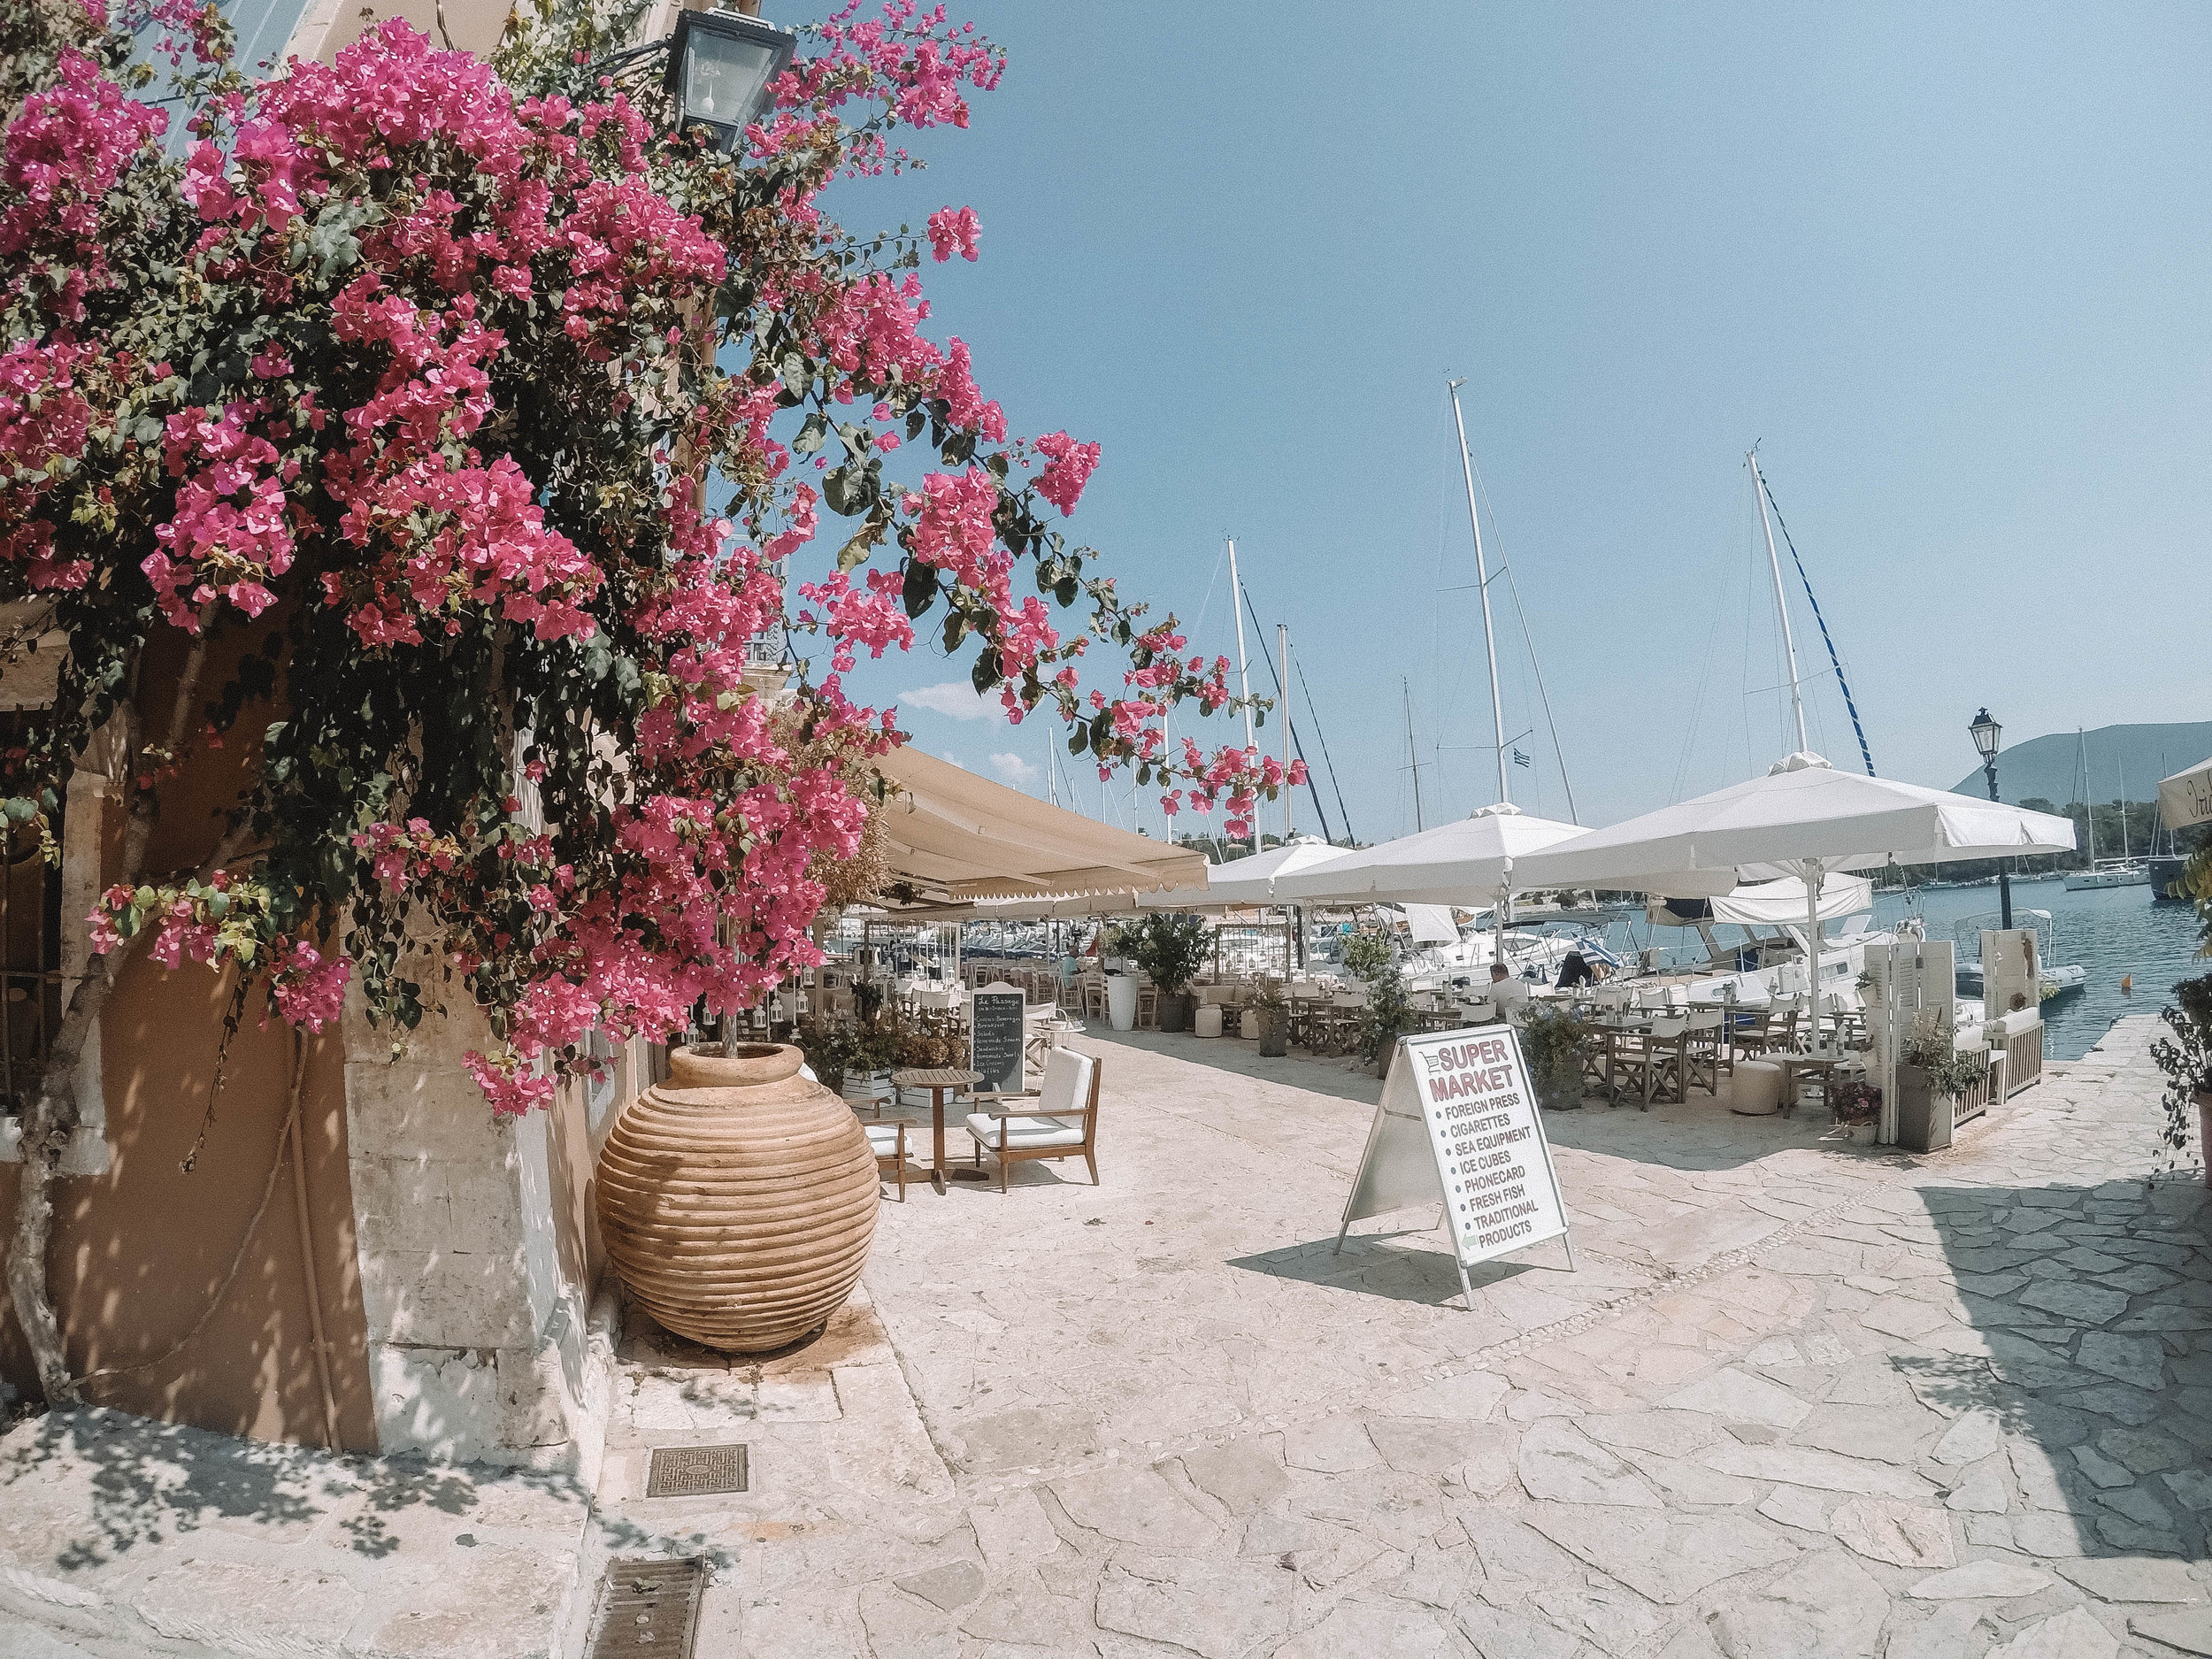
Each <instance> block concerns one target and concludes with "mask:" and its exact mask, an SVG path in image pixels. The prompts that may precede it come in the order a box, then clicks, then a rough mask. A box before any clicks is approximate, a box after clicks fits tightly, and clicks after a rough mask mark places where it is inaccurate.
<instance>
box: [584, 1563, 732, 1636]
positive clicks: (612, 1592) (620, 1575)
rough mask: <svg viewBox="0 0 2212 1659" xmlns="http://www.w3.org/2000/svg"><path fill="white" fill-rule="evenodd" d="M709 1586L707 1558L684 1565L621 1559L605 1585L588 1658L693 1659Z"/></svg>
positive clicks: (612, 1567)
mask: <svg viewBox="0 0 2212 1659" xmlns="http://www.w3.org/2000/svg"><path fill="white" fill-rule="evenodd" d="M706 1586H707V1563H706V1560H705V1558H704V1557H703V1556H698V1555H694V1556H690V1557H688V1558H687V1559H685V1560H682V1561H618V1562H614V1563H611V1564H610V1565H609V1566H608V1568H607V1576H606V1577H605V1578H603V1579H601V1580H600V1582H599V1612H598V1616H597V1617H595V1619H594V1620H593V1621H592V1631H591V1649H590V1654H589V1655H588V1659H614V1655H618V1654H619V1655H625V1659H634V1655H639V1654H641V1653H643V1654H650V1655H653V1659H691V1645H692V1642H693V1640H694V1639H695V1637H696V1636H697V1635H698V1632H699V1597H700V1594H702V1593H703V1591H704V1590H705V1589H706Z"/></svg>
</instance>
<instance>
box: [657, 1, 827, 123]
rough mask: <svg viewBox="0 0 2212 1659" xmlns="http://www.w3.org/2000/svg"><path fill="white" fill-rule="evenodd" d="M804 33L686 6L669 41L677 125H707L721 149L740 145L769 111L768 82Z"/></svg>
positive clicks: (678, 14)
mask: <svg viewBox="0 0 2212 1659" xmlns="http://www.w3.org/2000/svg"><path fill="white" fill-rule="evenodd" d="M798 43H799V41H798V36H797V35H794V34H792V33H791V32H790V31H789V30H788V29H780V28H778V27H775V25H773V24H772V23H764V22H762V21H761V20H760V19H758V18H752V17H744V16H741V15H740V14H739V13H737V12H678V13H677V14H676V34H675V36H674V38H673V39H672V40H671V41H670V42H669V53H668V89H669V91H670V92H671V93H672V94H673V95H674V96H675V100H676V130H677V131H679V132H681V131H682V130H683V129H684V128H686V127H693V126H698V127H706V128H707V129H708V130H709V131H710V132H711V133H712V134H713V135H714V142H715V148H716V149H718V150H735V149H736V148H737V145H738V141H739V140H740V139H741V138H742V137H743V136H744V134H745V129H746V127H749V125H751V124H752V123H753V122H754V121H756V120H757V119H760V117H761V116H762V115H763V114H764V113H765V112H766V111H767V109H768V104H769V92H768V88H769V86H770V85H771V83H772V82H773V81H774V80H775V78H776V77H777V76H778V75H780V74H781V73H783V71H784V69H785V68H786V66H787V65H789V64H790V62H791V58H792V54H793V53H794V52H795V50H797V49H798Z"/></svg>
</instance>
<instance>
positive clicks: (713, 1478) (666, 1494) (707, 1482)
mask: <svg viewBox="0 0 2212 1659" xmlns="http://www.w3.org/2000/svg"><path fill="white" fill-rule="evenodd" d="M750 1462H751V1460H750V1459H749V1457H748V1455H746V1448H745V1447H743V1446H742V1445H738V1446H657V1447H655V1448H653V1463H652V1467H651V1468H650V1469H649V1471H647V1472H646V1476H645V1495H646V1496H647V1497H649V1498H691V1497H699V1496H703V1495H704V1494H708V1493H713V1492H743V1491H744V1490H745V1489H746V1483H747V1481H748V1480H749V1479H750V1478H751V1472H752V1471H751V1469H750V1467H749V1465H750Z"/></svg>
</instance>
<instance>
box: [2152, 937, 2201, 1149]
mask: <svg viewBox="0 0 2212 1659" xmlns="http://www.w3.org/2000/svg"><path fill="white" fill-rule="evenodd" d="M2159 1018H2161V1019H2162V1020H2164V1021H2165V1022H2166V1024H2167V1025H2168V1027H2169V1028H2170V1030H2171V1031H2172V1032H2173V1033H2174V1034H2173V1035H2172V1036H2171V1037H2161V1038H2160V1039H2159V1040H2158V1041H2156V1042H2154V1043H2153V1044H2151V1058H2152V1059H2154V1060H2155V1061H2157V1062H2158V1069H2159V1070H2160V1071H2163V1072H2164V1073H2165V1074H2166V1133H2165V1135H2164V1137H2163V1140H2164V1143H2165V1145H2166V1147H2167V1148H2168V1150H2169V1152H2170V1155H2171V1156H2170V1157H2169V1159H2168V1161H2167V1167H2168V1168H2169V1169H2171V1168H2173V1167H2174V1166H2175V1165H2177V1164H2179V1163H2180V1161H2181V1155H2182V1153H2183V1152H2185V1150H2187V1148H2188V1145H2189V1123H2190V1118H2191V1117H2192V1116H2193V1117H2194V1118H2195V1119H2196V1126H2197V1154H2198V1156H2199V1157H2200V1158H2202V1159H2203V1161H2204V1184H2205V1185H2206V1186H2207V1187H2212V1152H2208V1151H2207V1148H2212V973H2208V974H2206V975H2205V976H2204V977H2203V978H2202V979H2184V980H2183V981H2182V982H2181V983H2180V984H2178V985H2177V986H2176V987H2174V1000H2173V1002H2172V1004H2171V1006H2170V1007H2167V1008H2164V1009H2162V1010H2159Z"/></svg>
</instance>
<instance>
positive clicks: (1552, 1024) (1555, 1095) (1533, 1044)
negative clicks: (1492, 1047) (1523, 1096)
mask: <svg viewBox="0 0 2212 1659" xmlns="http://www.w3.org/2000/svg"><path fill="white" fill-rule="evenodd" d="M1520 1030H1521V1056H1522V1057H1523V1058H1524V1059H1525V1060H1526V1061H1527V1062H1528V1072H1529V1081H1530V1082H1531V1083H1532V1084H1533V1085H1534V1087H1535V1089H1536V1100H1537V1103H1538V1104H1539V1105H1540V1106H1541V1107H1543V1108H1544V1110H1546V1111H1555V1112H1557V1111H1573V1110H1576V1109H1578V1107H1580V1106H1581V1104H1582V1045H1583V1042H1584V1040H1585V1039H1586V1038H1587V1037H1588V1036H1589V1034H1590V1028H1589V1026H1588V1025H1585V1024H1584V1023H1583V1022H1582V1021H1581V1020H1579V1019H1577V1018H1575V1017H1574V1015H1573V1013H1572V1012H1571V1010H1568V1009H1565V1008H1554V1007H1548V1006H1544V1005H1538V1006H1534V1007H1532V1008H1531V1009H1530V1010H1528V1013H1527V1015H1526V1016H1525V1018H1523V1019H1522V1021H1521V1028H1520Z"/></svg>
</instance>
